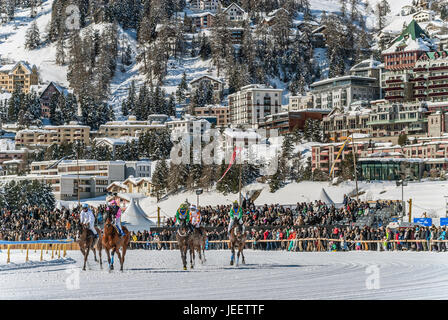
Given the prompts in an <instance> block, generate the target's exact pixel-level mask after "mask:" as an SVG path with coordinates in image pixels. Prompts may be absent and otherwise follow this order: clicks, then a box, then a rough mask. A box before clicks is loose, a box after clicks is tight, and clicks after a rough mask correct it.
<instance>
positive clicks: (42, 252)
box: [40, 245, 44, 261]
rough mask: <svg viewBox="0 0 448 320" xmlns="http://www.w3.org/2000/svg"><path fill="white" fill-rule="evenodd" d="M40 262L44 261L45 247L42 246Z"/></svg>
mask: <svg viewBox="0 0 448 320" xmlns="http://www.w3.org/2000/svg"><path fill="white" fill-rule="evenodd" d="M40 261H44V245H41V246H40Z"/></svg>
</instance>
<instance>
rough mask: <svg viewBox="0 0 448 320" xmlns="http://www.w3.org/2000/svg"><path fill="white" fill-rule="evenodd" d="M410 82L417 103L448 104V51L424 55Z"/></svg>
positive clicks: (416, 66)
mask: <svg viewBox="0 0 448 320" xmlns="http://www.w3.org/2000/svg"><path fill="white" fill-rule="evenodd" d="M413 71H414V72H413V76H412V78H411V79H410V80H409V81H411V82H412V83H413V95H414V99H415V100H416V101H431V102H443V101H446V102H447V103H448V51H445V50H444V51H435V52H425V53H423V54H422V55H421V56H420V58H419V60H418V61H417V63H416V64H415V67H414V69H413Z"/></svg>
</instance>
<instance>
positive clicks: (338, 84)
mask: <svg viewBox="0 0 448 320" xmlns="http://www.w3.org/2000/svg"><path fill="white" fill-rule="evenodd" d="M310 87H311V94H312V96H313V101H314V108H318V109H334V108H343V107H348V106H350V105H351V104H352V103H354V102H357V101H371V100H377V99H379V98H380V87H379V83H378V78H372V77H363V76H355V75H347V76H342V77H336V78H330V79H325V80H321V81H317V82H314V83H312V84H311V85H310Z"/></svg>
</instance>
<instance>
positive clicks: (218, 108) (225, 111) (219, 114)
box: [193, 105, 230, 127]
mask: <svg viewBox="0 0 448 320" xmlns="http://www.w3.org/2000/svg"><path fill="white" fill-rule="evenodd" d="M193 113H194V115H195V116H196V117H198V118H202V117H216V126H218V127H227V124H229V123H230V117H229V107H227V106H222V105H209V106H205V107H195V108H194V109H193Z"/></svg>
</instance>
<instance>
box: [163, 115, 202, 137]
mask: <svg viewBox="0 0 448 320" xmlns="http://www.w3.org/2000/svg"><path fill="white" fill-rule="evenodd" d="M167 127H168V129H169V131H170V132H171V135H172V137H173V138H179V137H182V136H183V135H184V134H190V135H193V133H198V134H201V135H203V134H204V133H205V132H206V131H207V130H209V129H210V128H211V124H210V122H208V121H207V120H204V119H199V118H195V117H191V116H186V117H185V118H184V119H180V120H174V121H169V122H167ZM191 138H192V137H191Z"/></svg>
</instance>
